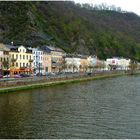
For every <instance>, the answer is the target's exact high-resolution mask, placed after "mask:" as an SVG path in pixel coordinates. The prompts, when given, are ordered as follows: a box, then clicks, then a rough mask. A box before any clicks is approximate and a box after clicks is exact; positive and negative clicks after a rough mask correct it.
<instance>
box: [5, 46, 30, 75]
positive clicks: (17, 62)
mask: <svg viewBox="0 0 140 140" xmlns="http://www.w3.org/2000/svg"><path fill="white" fill-rule="evenodd" d="M7 48H9V49H10V52H9V55H10V58H11V67H10V73H11V75H13V74H19V73H32V72H33V55H32V50H30V49H28V48H26V47H24V46H11V45H7Z"/></svg>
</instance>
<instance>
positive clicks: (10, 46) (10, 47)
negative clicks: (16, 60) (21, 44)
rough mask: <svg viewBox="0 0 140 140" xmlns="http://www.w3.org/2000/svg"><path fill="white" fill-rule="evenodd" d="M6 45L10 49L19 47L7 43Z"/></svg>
mask: <svg viewBox="0 0 140 140" xmlns="http://www.w3.org/2000/svg"><path fill="white" fill-rule="evenodd" d="M5 46H6V47H7V48H9V49H17V48H18V46H13V45H7V44H6V45H5Z"/></svg>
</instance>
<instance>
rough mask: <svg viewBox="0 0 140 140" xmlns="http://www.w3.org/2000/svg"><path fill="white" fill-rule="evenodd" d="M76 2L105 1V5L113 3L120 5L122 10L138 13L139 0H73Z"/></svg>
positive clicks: (99, 2)
mask: <svg viewBox="0 0 140 140" xmlns="http://www.w3.org/2000/svg"><path fill="white" fill-rule="evenodd" d="M74 1H75V2H76V3H89V4H90V3H92V4H101V3H106V4H107V5H115V6H116V7H121V9H122V10H123V11H128V12H134V13H136V14H138V15H140V0H74Z"/></svg>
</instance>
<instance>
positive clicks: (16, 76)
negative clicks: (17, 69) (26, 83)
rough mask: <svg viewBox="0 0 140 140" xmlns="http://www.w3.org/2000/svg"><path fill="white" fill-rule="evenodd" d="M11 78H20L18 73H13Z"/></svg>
mask: <svg viewBox="0 0 140 140" xmlns="http://www.w3.org/2000/svg"><path fill="white" fill-rule="evenodd" d="M13 78H22V77H21V76H20V75H19V74H16V75H13Z"/></svg>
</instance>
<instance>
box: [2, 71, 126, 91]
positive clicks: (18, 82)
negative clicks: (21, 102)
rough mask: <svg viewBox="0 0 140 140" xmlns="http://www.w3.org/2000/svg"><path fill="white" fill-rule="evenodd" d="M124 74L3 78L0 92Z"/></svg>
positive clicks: (115, 72)
mask: <svg viewBox="0 0 140 140" xmlns="http://www.w3.org/2000/svg"><path fill="white" fill-rule="evenodd" d="M121 75H125V72H124V71H113V72H100V73H96V74H95V73H94V74H70V75H58V76H52V77H46V76H42V77H29V78H18V79H8V78H7V79H4V80H1V81H0V93H6V92H12V91H18V90H25V89H33V88H41V87H47V86H52V85H61V84H66V83H75V82H82V81H88V80H96V79H103V78H110V77H116V76H121Z"/></svg>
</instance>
